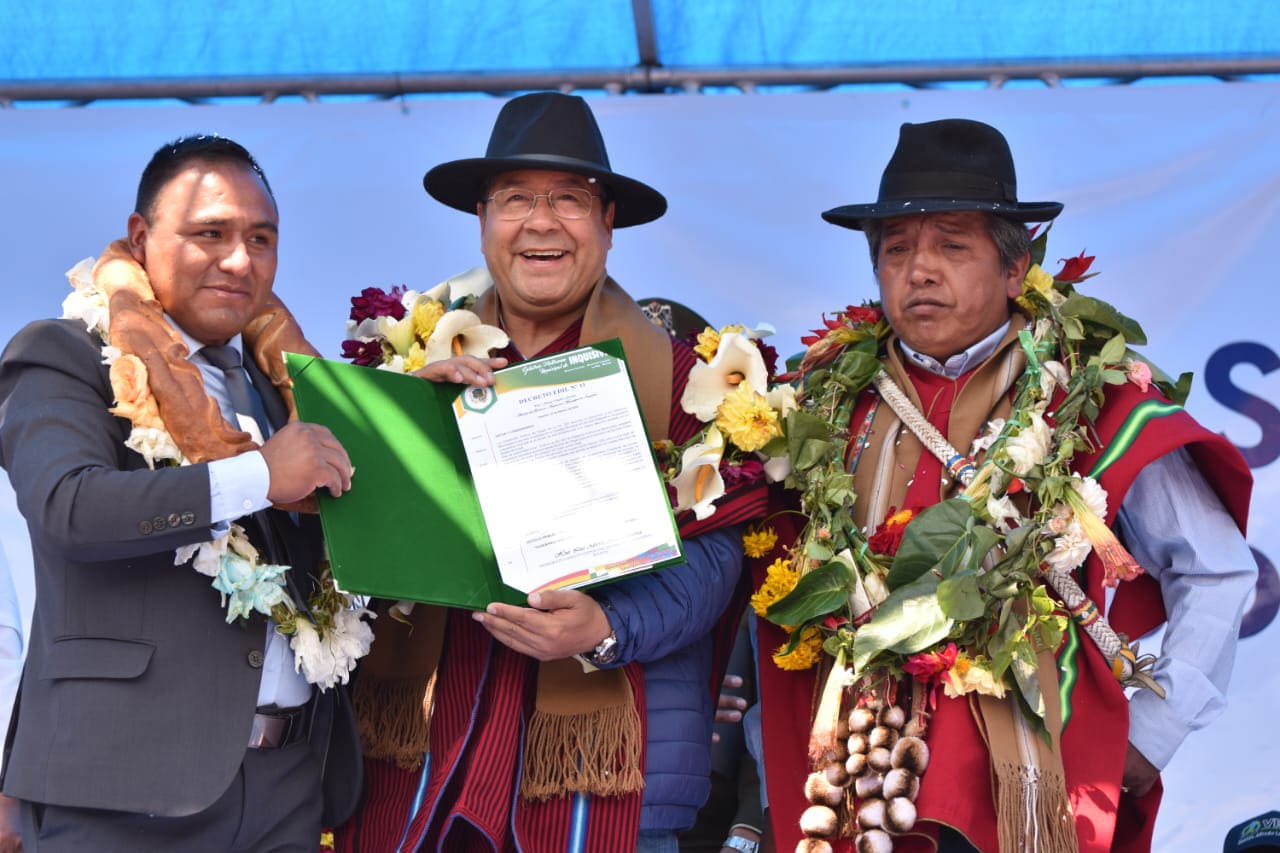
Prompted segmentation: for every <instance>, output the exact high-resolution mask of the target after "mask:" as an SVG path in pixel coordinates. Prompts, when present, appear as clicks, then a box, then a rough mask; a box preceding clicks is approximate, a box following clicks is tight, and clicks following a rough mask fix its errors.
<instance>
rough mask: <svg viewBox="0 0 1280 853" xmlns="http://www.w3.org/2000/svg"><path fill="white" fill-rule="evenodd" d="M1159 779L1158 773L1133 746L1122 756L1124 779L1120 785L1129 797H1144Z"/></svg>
mask: <svg viewBox="0 0 1280 853" xmlns="http://www.w3.org/2000/svg"><path fill="white" fill-rule="evenodd" d="M1159 778H1160V771H1159V770H1157V769H1156V767H1155V765H1154V764H1152V763H1151V762H1150V761H1147V757H1146V756H1145V755H1143V754H1142V753H1141V752H1138V750H1137V748H1135V747H1134V745H1133V744H1129V749H1128V751H1127V752H1126V753H1125V756H1124V778H1123V779H1122V780H1121V782H1120V784H1121V785H1122V786H1123V790H1124V791H1125V793H1127V794H1128V795H1129V796H1131V797H1145V796H1146V795H1147V793H1148V792H1149V791H1150V790H1151V788H1152V787H1153V786H1154V785H1155V784H1156V780H1157V779H1159Z"/></svg>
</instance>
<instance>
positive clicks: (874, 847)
mask: <svg viewBox="0 0 1280 853" xmlns="http://www.w3.org/2000/svg"><path fill="white" fill-rule="evenodd" d="M853 849H854V850H856V851H858V853H893V838H892V837H890V835H889V833H887V832H885V831H884V830H882V829H869V830H867V831H866V832H860V833H858V836H857V837H856V838H855V839H854V840H853Z"/></svg>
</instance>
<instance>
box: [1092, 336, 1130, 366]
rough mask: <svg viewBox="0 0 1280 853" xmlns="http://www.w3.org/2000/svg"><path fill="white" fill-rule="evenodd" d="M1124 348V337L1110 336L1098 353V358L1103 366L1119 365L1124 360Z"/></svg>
mask: <svg viewBox="0 0 1280 853" xmlns="http://www.w3.org/2000/svg"><path fill="white" fill-rule="evenodd" d="M1126 349H1127V347H1126V346H1125V340H1124V335H1112V336H1111V337H1110V338H1109V339H1108V340H1107V342H1106V343H1105V344H1103V345H1102V349H1101V350H1099V352H1098V358H1099V359H1100V360H1101V361H1102V363H1103V364H1119V363H1120V362H1121V361H1122V360H1123V359H1124V353H1125V350H1126Z"/></svg>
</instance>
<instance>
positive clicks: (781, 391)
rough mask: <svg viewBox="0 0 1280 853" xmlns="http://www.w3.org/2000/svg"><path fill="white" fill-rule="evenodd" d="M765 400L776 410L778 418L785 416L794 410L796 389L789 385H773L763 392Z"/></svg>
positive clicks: (795, 406)
mask: <svg viewBox="0 0 1280 853" xmlns="http://www.w3.org/2000/svg"><path fill="white" fill-rule="evenodd" d="M764 398H765V400H767V401H768V403H769V405H770V406H772V407H773V408H774V409H775V410H776V411H777V412H778V417H779V418H785V417H786V416H787V415H789V414H791V413H792V412H794V411H795V410H796V408H798V407H797V405H796V389H795V388H794V387H792V386H791V385H775V386H774V387H772V388H770V389H769V390H768V391H766V392H765V395H764Z"/></svg>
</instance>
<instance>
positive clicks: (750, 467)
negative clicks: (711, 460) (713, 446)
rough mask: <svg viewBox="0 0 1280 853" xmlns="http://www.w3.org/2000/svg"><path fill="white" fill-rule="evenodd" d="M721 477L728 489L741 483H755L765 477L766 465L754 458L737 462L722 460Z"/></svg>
mask: <svg viewBox="0 0 1280 853" xmlns="http://www.w3.org/2000/svg"><path fill="white" fill-rule="evenodd" d="M720 476H721V477H723V478H724V487H725V488H726V489H728V488H730V487H732V486H734V485H736V484H738V483H740V482H745V483H754V482H756V481H757V480H759V479H760V478H761V477H763V476H764V463H763V462H761V461H760V460H759V459H757V458H756V457H754V456H748V457H744V458H743V459H739V460H737V461H736V462H728V461H726V460H723V459H722V460H720Z"/></svg>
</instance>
